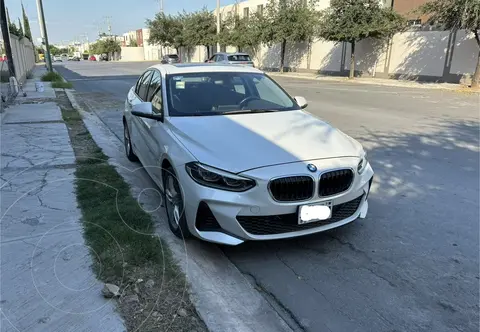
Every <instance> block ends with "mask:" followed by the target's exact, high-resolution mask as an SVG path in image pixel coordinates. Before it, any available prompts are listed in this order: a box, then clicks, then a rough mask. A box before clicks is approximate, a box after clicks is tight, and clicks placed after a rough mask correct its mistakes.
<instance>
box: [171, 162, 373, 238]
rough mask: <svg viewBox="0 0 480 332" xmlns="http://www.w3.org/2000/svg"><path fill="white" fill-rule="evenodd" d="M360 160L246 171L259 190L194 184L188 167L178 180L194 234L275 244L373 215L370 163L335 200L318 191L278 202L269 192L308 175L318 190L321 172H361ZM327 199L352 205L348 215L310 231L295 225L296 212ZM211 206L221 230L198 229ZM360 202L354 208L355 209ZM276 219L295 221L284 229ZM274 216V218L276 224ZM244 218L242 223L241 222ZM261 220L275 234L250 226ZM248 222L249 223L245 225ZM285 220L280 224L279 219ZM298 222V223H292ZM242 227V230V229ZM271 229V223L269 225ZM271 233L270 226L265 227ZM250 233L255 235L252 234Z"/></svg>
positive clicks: (178, 172)
mask: <svg viewBox="0 0 480 332" xmlns="http://www.w3.org/2000/svg"><path fill="white" fill-rule="evenodd" d="M358 161H359V159H358V158H353V157H351V158H350V157H349V158H335V159H325V160H317V161H309V162H308V163H311V164H314V165H315V166H317V168H318V171H317V172H316V173H311V172H309V171H308V170H307V167H306V163H304V162H298V163H293V164H286V165H277V166H270V167H264V168H259V169H255V170H252V171H247V172H244V173H242V174H241V175H244V176H247V177H249V178H252V179H254V180H255V181H256V182H257V186H256V187H255V188H253V189H251V190H249V191H247V192H244V193H235V192H228V191H223V190H217V189H212V188H207V187H204V186H201V185H199V184H197V183H196V182H194V181H193V180H192V179H191V178H190V176H189V175H188V174H187V172H186V171H185V169H184V168H183V167H182V169H178V170H177V175H178V177H179V182H180V183H181V184H182V189H183V194H184V202H185V211H184V213H185V215H186V218H187V222H188V227H189V230H190V232H191V233H192V234H193V235H194V236H196V237H198V238H201V239H203V240H206V241H210V242H215V243H221V244H228V245H238V244H240V243H242V242H244V241H246V240H274V239H285V238H292V237H297V236H303V235H307V234H313V233H317V232H322V231H326V230H329V229H332V228H336V227H340V226H342V225H345V224H347V223H350V222H352V221H354V220H355V219H357V218H359V217H361V218H365V217H366V215H367V212H368V201H367V197H368V194H369V191H370V185H371V179H372V178H373V170H372V168H371V166H370V164H368V165H367V167H366V169H365V171H364V172H363V173H362V174H361V175H360V174H358V173H356V172H355V176H354V179H353V182H352V184H351V186H350V188H349V189H348V190H347V191H345V192H342V193H340V194H337V195H334V196H330V197H326V198H324V197H318V195H317V190H315V195H314V197H313V198H311V199H309V200H305V201H301V202H277V201H275V200H274V199H273V198H272V196H271V195H270V193H269V190H268V183H269V181H270V180H271V179H272V178H276V177H283V176H292V175H309V176H313V177H314V178H315V188H317V189H318V179H319V174H320V173H321V172H323V171H325V170H331V169H338V168H352V169H354V170H356V166H357V164H358ZM325 201H331V202H332V206H334V211H335V206H337V207H338V208H340V207H341V206H349V211H348V213H344V214H343V215H339V216H337V217H336V218H334V216H332V218H333V219H332V220H330V221H328V222H318V223H312V224H307V225H308V226H307V227H294V224H295V221H294V220H293V221H292V219H293V218H296V217H295V216H296V213H297V211H298V207H299V206H300V205H305V204H314V203H320V202H325ZM201 203H202V204H205V203H206V205H208V207H209V209H210V211H211V214H213V216H214V219H215V220H216V222H217V223H218V224H217V226H219V227H218V228H217V229H212V228H210V229H207V230H204V229H203V228H202V230H200V229H199V228H198V227H197V224H196V221H197V212H198V211H199V206H200V204H201ZM353 203H355V205H352V204H353ZM276 216H280V217H282V218H279V220H280V219H282V220H283V221H281V222H287V223H290V226H288V227H284V228H281V227H280V226H279V225H278V224H275V218H274V217H276ZM272 218H274V219H273V220H272ZM239 220H240V221H239ZM262 220H265V221H266V222H268V223H270V225H271V226H274V228H275V231H274V232H273V233H272V231H271V230H270V231H262V227H256V228H255V227H253V228H252V227H250V226H249V224H248V222H252V221H253V222H255V223H257V226H258V223H262ZM245 221H247V222H245ZM279 222H280V221H279ZM292 222H293V225H292ZM242 225H243V226H242ZM265 227H267V224H265ZM265 229H266V228H265ZM248 230H250V231H248Z"/></svg>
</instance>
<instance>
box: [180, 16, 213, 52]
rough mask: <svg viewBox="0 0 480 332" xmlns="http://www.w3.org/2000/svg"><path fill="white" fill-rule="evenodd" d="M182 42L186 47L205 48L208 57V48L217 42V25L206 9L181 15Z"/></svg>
mask: <svg viewBox="0 0 480 332" xmlns="http://www.w3.org/2000/svg"><path fill="white" fill-rule="evenodd" d="M182 16H183V22H184V25H183V26H184V29H183V40H184V43H185V45H186V46H188V47H195V46H197V45H203V46H205V47H206V48H207V54H208V56H209V57H210V49H209V46H211V45H214V44H215V43H216V42H217V25H216V23H215V16H214V15H213V13H212V12H211V11H209V10H207V9H206V8H203V9H202V10H200V11H196V12H193V13H191V14H185V13H184V14H183V15H182Z"/></svg>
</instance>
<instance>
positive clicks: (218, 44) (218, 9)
mask: <svg viewBox="0 0 480 332" xmlns="http://www.w3.org/2000/svg"><path fill="white" fill-rule="evenodd" d="M219 34H220V0H217V37H218V35H219ZM217 52H220V42H218V41H217Z"/></svg>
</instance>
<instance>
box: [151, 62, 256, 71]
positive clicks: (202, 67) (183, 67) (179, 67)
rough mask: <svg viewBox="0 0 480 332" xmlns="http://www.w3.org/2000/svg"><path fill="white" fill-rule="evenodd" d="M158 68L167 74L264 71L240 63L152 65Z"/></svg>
mask: <svg viewBox="0 0 480 332" xmlns="http://www.w3.org/2000/svg"><path fill="white" fill-rule="evenodd" d="M153 68H155V69H158V70H160V71H163V72H165V74H187V73H210V72H241V73H257V74H258V73H263V72H262V71H261V70H258V69H256V68H253V67H248V66H239V65H233V66H232V65H222V64H215V63H202V62H199V63H178V64H171V65H170V64H159V65H155V66H152V67H150V69H153Z"/></svg>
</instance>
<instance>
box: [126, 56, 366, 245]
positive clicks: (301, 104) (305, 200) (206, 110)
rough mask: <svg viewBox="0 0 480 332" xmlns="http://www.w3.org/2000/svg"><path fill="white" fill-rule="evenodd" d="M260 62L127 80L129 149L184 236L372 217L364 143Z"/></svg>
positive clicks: (298, 232) (305, 230) (236, 237)
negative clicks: (311, 108) (311, 107)
mask: <svg viewBox="0 0 480 332" xmlns="http://www.w3.org/2000/svg"><path fill="white" fill-rule="evenodd" d="M306 107H307V102H306V100H305V99H304V98H303V97H294V98H292V97H290V96H289V95H288V94H287V93H286V92H285V90H283V89H282V88H281V87H280V86H279V85H278V84H277V83H276V82H275V81H273V80H272V79H271V78H269V77H268V76H267V75H265V74H264V73H263V72H262V71H260V70H257V69H255V68H250V67H243V66H228V65H212V64H174V65H157V66H153V67H151V68H149V69H148V70H147V71H146V72H145V73H144V74H143V75H142V76H141V77H140V79H139V80H138V82H137V84H136V85H135V86H133V87H132V88H131V89H130V92H129V93H128V97H127V100H126V103H125V112H124V114H123V125H124V133H125V151H126V154H127V157H128V159H130V160H131V161H136V160H138V159H139V160H140V162H141V163H142V164H143V166H144V167H145V169H146V170H147V172H148V173H149V174H150V176H151V177H152V179H153V180H154V181H155V182H156V184H157V185H158V186H159V188H160V189H161V191H162V192H163V194H164V198H165V207H166V212H167V218H168V224H169V227H170V229H171V230H172V232H173V233H174V234H175V235H176V236H178V237H188V236H191V235H193V236H195V237H198V238H200V239H203V240H206V241H211V242H215V243H221V244H228V245H238V244H240V243H242V242H244V241H246V240H271V239H283V238H291V237H297V236H302V235H307V234H312V233H317V232H322V231H325V230H328V229H332V228H335V227H339V226H342V225H345V224H347V223H350V222H352V221H354V220H355V219H357V218H359V217H360V218H365V216H366V214H367V210H368V202H367V197H368V194H369V191H370V187H371V184H372V179H373V170H372V168H371V167H370V164H369V163H368V161H367V158H366V155H365V151H364V150H363V148H362V146H361V145H360V143H358V142H357V141H356V140H354V139H353V138H351V137H349V136H347V135H346V134H344V133H343V132H341V131H339V130H338V129H335V128H333V127H332V126H330V125H329V124H328V123H326V122H324V121H322V120H320V119H318V118H316V117H315V116H313V115H312V114H310V113H308V112H307V111H306V110H305V108H306Z"/></svg>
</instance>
